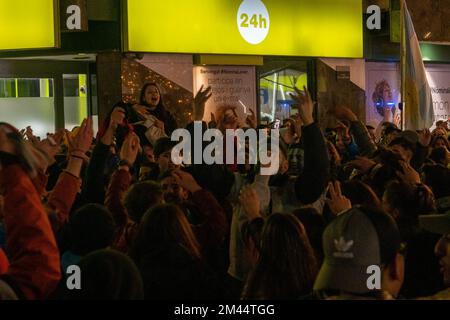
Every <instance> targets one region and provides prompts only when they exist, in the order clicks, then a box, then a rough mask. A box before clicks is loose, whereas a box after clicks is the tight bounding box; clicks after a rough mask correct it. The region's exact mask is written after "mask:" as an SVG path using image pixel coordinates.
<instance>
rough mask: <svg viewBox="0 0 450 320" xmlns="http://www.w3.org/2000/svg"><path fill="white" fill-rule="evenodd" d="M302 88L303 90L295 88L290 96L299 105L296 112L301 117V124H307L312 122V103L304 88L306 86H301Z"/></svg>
mask: <svg viewBox="0 0 450 320" xmlns="http://www.w3.org/2000/svg"><path fill="white" fill-rule="evenodd" d="M303 90H304V92H302V91H300V90H299V89H297V88H295V94H292V93H291V94H290V96H291V98H292V99H293V100H294V101H295V103H296V104H298V105H299V107H298V114H299V115H300V118H301V119H302V122H303V125H304V126H308V125H310V124H312V123H314V117H313V113H314V103H313V101H312V98H311V95H310V94H309V91H308V89H306V87H303Z"/></svg>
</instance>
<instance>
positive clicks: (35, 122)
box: [0, 78, 55, 138]
mask: <svg viewBox="0 0 450 320" xmlns="http://www.w3.org/2000/svg"><path fill="white" fill-rule="evenodd" d="M54 119H55V98H54V81H53V79H48V78H0V121H2V122H7V123H10V124H12V125H13V126H15V127H16V128H18V129H19V130H20V129H25V128H26V127H27V126H31V127H32V129H33V131H34V134H35V135H36V136H39V137H41V138H44V137H46V136H47V133H49V132H54V131H55V120H54Z"/></svg>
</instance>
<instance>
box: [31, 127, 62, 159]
mask: <svg viewBox="0 0 450 320" xmlns="http://www.w3.org/2000/svg"><path fill="white" fill-rule="evenodd" d="M64 135H65V130H64V129H60V130H58V131H57V132H56V133H55V134H48V135H47V139H44V140H42V141H38V142H36V143H35V147H36V148H38V149H39V150H40V151H42V152H44V153H45V154H46V156H47V160H48V161H49V165H51V164H52V163H54V162H55V156H56V155H57V154H58V152H60V151H61V144H62V142H63V139H64Z"/></svg>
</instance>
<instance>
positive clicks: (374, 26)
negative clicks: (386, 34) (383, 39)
mask: <svg viewBox="0 0 450 320" xmlns="http://www.w3.org/2000/svg"><path fill="white" fill-rule="evenodd" d="M366 13H367V14H370V16H369V17H368V18H367V21H366V26H367V29H369V30H381V8H380V7H379V6H377V5H375V4H374V5H371V6H369V7H367V11H366Z"/></svg>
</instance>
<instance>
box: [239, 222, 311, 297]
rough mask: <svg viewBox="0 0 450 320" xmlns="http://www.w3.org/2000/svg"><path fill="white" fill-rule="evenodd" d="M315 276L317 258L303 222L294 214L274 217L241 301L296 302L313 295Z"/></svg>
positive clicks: (267, 229)
mask: <svg viewBox="0 0 450 320" xmlns="http://www.w3.org/2000/svg"><path fill="white" fill-rule="evenodd" d="M316 275H317V262H316V258H315V256H314V251H313V249H312V248H311V245H310V243H309V240H308V236H307V235H306V232H305V229H304V227H303V225H302V224H301V222H300V221H299V220H298V219H297V218H296V217H295V216H293V215H288V214H279V213H276V214H272V215H271V216H270V217H269V219H268V220H267V222H266V224H265V226H264V229H263V232H262V237H261V249H260V255H259V258H258V262H257V263H256V266H255V268H254V269H253V271H252V272H251V273H250V275H249V278H248V280H247V283H246V285H245V288H244V291H243V294H242V298H243V299H249V300H252V299H263V300H265V299H296V298H299V297H301V296H304V295H307V294H309V293H311V291H312V288H313V284H314V279H315V277H316Z"/></svg>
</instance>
